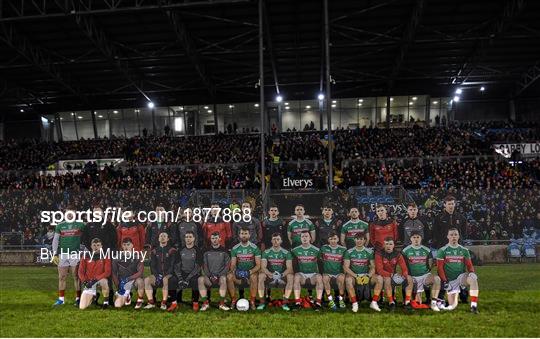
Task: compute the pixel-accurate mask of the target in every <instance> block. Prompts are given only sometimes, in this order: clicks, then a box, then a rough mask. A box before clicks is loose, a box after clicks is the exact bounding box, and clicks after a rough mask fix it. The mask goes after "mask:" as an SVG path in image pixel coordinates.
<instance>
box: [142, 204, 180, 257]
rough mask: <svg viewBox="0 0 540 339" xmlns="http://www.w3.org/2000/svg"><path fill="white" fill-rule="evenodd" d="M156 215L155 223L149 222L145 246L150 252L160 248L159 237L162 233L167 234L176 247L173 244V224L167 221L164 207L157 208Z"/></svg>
mask: <svg viewBox="0 0 540 339" xmlns="http://www.w3.org/2000/svg"><path fill="white" fill-rule="evenodd" d="M156 215H157V220H156V221H154V222H148V225H147V226H146V236H145V242H146V244H145V245H146V246H147V247H148V248H149V249H150V250H152V249H153V248H155V247H158V246H159V235H160V234H161V233H162V232H167V234H168V235H169V239H170V240H171V245H174V243H172V239H173V237H172V230H171V228H170V225H171V224H170V222H166V221H165V208H164V207H163V206H156Z"/></svg>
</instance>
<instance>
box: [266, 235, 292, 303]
mask: <svg viewBox="0 0 540 339" xmlns="http://www.w3.org/2000/svg"><path fill="white" fill-rule="evenodd" d="M282 242H283V240H282V235H281V233H277V232H276V233H274V235H273V236H272V247H270V248H268V249H267V250H266V251H264V252H263V254H262V260H261V271H260V273H259V300H260V304H259V306H258V307H257V309H258V310H264V309H265V307H266V296H265V293H266V288H267V287H268V289H270V288H271V287H283V286H285V293H284V294H283V306H282V308H283V309H284V310H285V311H289V310H290V308H289V305H288V303H289V298H290V296H291V293H292V288H293V282H294V275H293V274H294V271H293V266H292V254H291V252H289V251H287V250H286V249H284V248H282V247H281V243H282ZM269 294H270V293H269Z"/></svg>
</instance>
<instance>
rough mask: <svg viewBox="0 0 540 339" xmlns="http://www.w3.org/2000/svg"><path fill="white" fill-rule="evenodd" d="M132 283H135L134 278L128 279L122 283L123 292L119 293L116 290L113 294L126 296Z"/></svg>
mask: <svg viewBox="0 0 540 339" xmlns="http://www.w3.org/2000/svg"><path fill="white" fill-rule="evenodd" d="M133 285H135V280H130V281H128V282H127V283H125V284H124V294H122V295H120V294H119V293H118V291H116V292H115V294H116V295H118V296H121V297H127V296H128V295H129V294H130V292H131V289H132V288H133Z"/></svg>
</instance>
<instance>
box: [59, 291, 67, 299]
mask: <svg viewBox="0 0 540 339" xmlns="http://www.w3.org/2000/svg"><path fill="white" fill-rule="evenodd" d="M65 294H66V290H58V299H60V300H62V301H64V296H65Z"/></svg>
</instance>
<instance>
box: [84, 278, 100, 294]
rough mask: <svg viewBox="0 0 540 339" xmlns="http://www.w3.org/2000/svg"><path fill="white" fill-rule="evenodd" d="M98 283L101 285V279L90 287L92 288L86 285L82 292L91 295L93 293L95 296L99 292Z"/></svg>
mask: <svg viewBox="0 0 540 339" xmlns="http://www.w3.org/2000/svg"><path fill="white" fill-rule="evenodd" d="M98 285H99V281H98V282H96V283H95V284H94V285H92V287H90V288H88V287H86V286H85V287H84V288H83V290H82V293H83V294H90V295H92V296H94V297H95V296H96V294H97V287H98Z"/></svg>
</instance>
